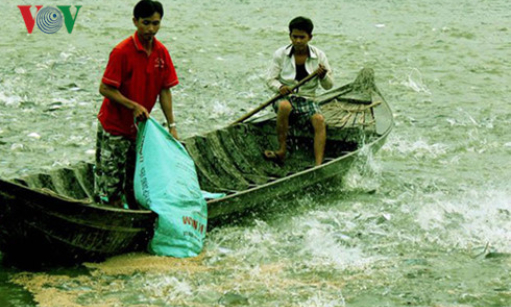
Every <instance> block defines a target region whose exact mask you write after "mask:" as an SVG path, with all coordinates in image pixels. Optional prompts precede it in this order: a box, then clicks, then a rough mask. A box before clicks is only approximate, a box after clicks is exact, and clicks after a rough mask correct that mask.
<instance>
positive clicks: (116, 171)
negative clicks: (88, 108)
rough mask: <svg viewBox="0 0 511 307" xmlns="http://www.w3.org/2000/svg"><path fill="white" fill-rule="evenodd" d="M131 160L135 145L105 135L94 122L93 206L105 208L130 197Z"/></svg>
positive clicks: (100, 127) (132, 165)
mask: <svg viewBox="0 0 511 307" xmlns="http://www.w3.org/2000/svg"><path fill="white" fill-rule="evenodd" d="M135 159H136V143H135V141H133V140H131V139H128V138H125V137H123V136H117V135H112V134H110V133H108V132H106V131H105V130H104V129H103V126H102V125H101V123H99V122H98V134H97V139H96V166H95V168H94V194H95V201H96V202H99V203H103V204H107V203H109V202H111V201H115V200H118V199H122V198H123V197H124V196H125V195H126V193H132V190H133V176H134V173H135ZM129 197H130V195H128V198H129Z"/></svg>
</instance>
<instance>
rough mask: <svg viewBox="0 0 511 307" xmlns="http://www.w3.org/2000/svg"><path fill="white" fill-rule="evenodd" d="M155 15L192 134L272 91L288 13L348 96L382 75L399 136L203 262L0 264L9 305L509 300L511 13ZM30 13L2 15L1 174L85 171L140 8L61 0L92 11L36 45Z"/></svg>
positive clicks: (388, 8)
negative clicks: (368, 71) (111, 77)
mask: <svg viewBox="0 0 511 307" xmlns="http://www.w3.org/2000/svg"><path fill="white" fill-rule="evenodd" d="M132 2H133V3H134V2H135V1H132ZM163 2H165V8H166V15H165V17H164V19H163V24H162V29H161V30H160V33H159V34H158V38H159V39H160V40H161V41H162V42H163V43H164V44H165V45H166V46H167V47H168V48H169V50H170V52H171V55H172V57H173V59H174V63H175V65H176V69H177V72H178V75H179V78H180V81H181V84H180V85H179V86H178V87H177V88H175V89H174V90H173V95H174V100H175V107H174V109H175V116H176V119H177V122H178V131H179V133H180V135H181V137H187V136H191V135H193V134H199V133H203V132H206V131H209V130H213V129H216V128H220V127H223V126H225V125H227V124H228V123H230V122H231V121H232V120H234V119H236V118H237V117H239V116H241V115H242V114H243V113H244V112H246V111H248V110H250V109H251V108H253V107H255V106H257V105H258V104H260V103H262V102H263V101H265V100H266V99H267V98H268V97H270V93H268V92H267V91H266V89H265V86H264V84H263V77H264V73H265V69H266V67H267V65H268V63H269V60H270V58H271V54H272V52H273V51H274V50H275V49H276V48H278V47H280V46H282V45H284V44H287V43H288V38H287V28H286V27H287V23H288V22H289V20H290V19H291V18H293V17H295V16H297V15H306V16H309V17H311V18H312V19H313V20H314V21H315V24H316V27H315V30H314V33H315V36H314V38H313V43H314V44H315V45H317V46H319V47H321V48H322V49H323V50H324V51H325V52H326V53H327V55H328V57H329V60H330V63H331V65H332V66H333V67H334V69H335V72H334V74H335V78H336V82H337V85H341V84H344V83H347V82H351V81H352V80H353V79H354V78H355V76H356V73H357V71H358V70H359V69H360V68H362V67H364V66H369V67H372V68H373V69H374V70H375V72H376V80H377V83H378V85H379V87H380V89H381V91H382V92H383V93H384V94H385V96H386V98H387V100H388V101H389V102H390V104H391V106H392V107H393V110H394V112H395V120H396V127H395V129H394V131H393V132H392V134H391V136H390V138H389V140H388V142H387V144H386V145H385V146H384V147H383V148H382V150H381V151H380V152H379V153H378V154H377V155H375V156H373V157H369V159H368V162H367V163H359V164H358V165H357V167H355V168H354V169H353V170H352V171H351V172H350V173H349V174H348V175H347V176H346V179H345V181H344V182H343V183H342V184H340V185H339V186H334V187H331V188H330V192H329V193H325V194H322V195H296V198H295V199H294V200H290V201H289V202H285V203H279V204H276V206H280V207H281V208H282V209H281V210H277V212H276V213H275V212H273V213H271V214H266V215H265V214H260V215H258V216H255V217H253V218H249V219H247V220H245V221H240V222H238V223H233V224H231V225H227V226H225V227H222V228H219V229H216V230H214V231H213V232H212V233H210V234H209V235H208V242H207V246H206V251H205V253H204V254H203V255H202V256H201V257H199V258H198V259H187V260H175V259H168V258H159V257H152V256H149V255H145V254H135V255H124V256H120V257H116V258H113V259H110V260H108V261H107V262H105V263H100V264H87V265H86V267H87V268H88V274H84V273H83V271H82V270H70V271H69V270H68V271H59V270H57V271H50V272H19V271H16V270H12V269H8V268H5V269H0V303H1V304H0V305H1V306H36V305H37V306H219V304H222V305H225V306H235V304H238V305H243V304H250V305H251V306H308V307H309V306H357V307H359V306H360V307H366V306H439V307H440V306H442V307H447V306H449V307H453V306H457V307H462V306H463V307H466V306H481V307H483V306H484V307H486V306H511V286H510V285H511V274H510V270H511V257H510V255H511V243H510V242H511V200H510V199H511V183H510V181H509V178H510V177H509V173H510V169H511V162H510V161H511V159H510V156H511V133H510V128H509V127H511V104H510V103H509V93H510V88H511V77H510V74H509V71H510V68H511V67H510V66H511V65H510V61H511V60H510V52H509V50H511V40H510V39H509V37H510V34H511V28H510V26H509V20H510V17H511V15H510V14H511V13H510V12H511V4H509V2H508V1H504V0H492V1H475V0H461V1H440V0H425V1H412V0H402V1H393V0H387V1H376V0H364V1H345V0H341V1H332V0H328V1H322V2H317V1H304V0H295V1H269V0H237V1H231V0H229V1H227V0H223V1H220V0H219V1H183V0H176V1H163ZM40 3H42V4H44V5H62V4H68V3H64V2H62V3H61V2H55V1H42V2H40ZM20 4H39V3H35V2H34V3H32V2H27V1H18V2H16V1H13V0H8V1H2V2H0V17H1V19H0V20H2V22H1V24H2V31H0V48H1V51H2V52H1V55H2V56H1V57H0V176H2V177H3V178H10V177H15V176H20V175H23V174H26V173H30V172H35V171H41V170H48V169H51V168H53V167H57V166H60V165H66V164H69V163H73V162H77V161H81V160H87V161H92V159H93V153H94V140H95V131H96V119H95V116H96V114H97V111H98V109H99V107H100V104H101V97H100V95H99V94H98V85H99V80H100V78H101V75H102V73H103V70H104V67H105V65H106V61H107V59H108V54H109V52H110V50H111V49H112V47H113V46H114V45H115V44H117V43H118V42H119V41H120V40H122V39H123V38H125V37H127V36H129V35H130V34H132V33H133V32H134V27H133V25H132V22H131V20H130V18H131V7H132V5H131V4H129V5H128V4H127V3H125V2H120V1H98V0H91V1H78V2H76V1H75V2H69V4H73V5H76V4H82V5H83V7H82V9H81V10H80V13H79V16H78V19H77V21H76V25H75V29H74V30H73V33H72V34H68V33H67V32H66V31H65V28H63V29H61V30H60V31H59V32H57V33H56V34H53V35H47V34H44V33H42V32H41V31H39V30H38V29H37V27H36V28H35V29H34V32H33V34H31V35H28V34H27V32H26V28H25V25H24V23H23V21H22V18H21V14H20V12H19V10H18V8H17V7H16V6H17V5H20ZM154 116H156V117H158V118H159V119H162V115H161V111H159V110H157V111H155V113H154ZM37 252H38V251H34V254H35V255H36V254H37ZM22 287H24V288H25V289H26V290H27V291H22V290H21V289H22Z"/></svg>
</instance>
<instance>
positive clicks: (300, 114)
mask: <svg viewBox="0 0 511 307" xmlns="http://www.w3.org/2000/svg"><path fill="white" fill-rule="evenodd" d="M286 100H287V101H289V102H290V103H291V106H292V107H293V110H292V111H291V114H290V116H289V120H290V121H291V122H292V123H297V124H299V125H305V124H307V123H310V118H311V117H312V115H314V114H321V110H320V109H319V105H318V104H317V103H315V102H314V101H312V100H310V99H307V98H305V97H302V96H297V95H289V96H286V97H284V98H281V99H279V100H277V101H276V102H275V103H273V110H274V111H275V112H278V110H279V104H280V102H281V101H286Z"/></svg>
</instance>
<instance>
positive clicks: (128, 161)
mask: <svg viewBox="0 0 511 307" xmlns="http://www.w3.org/2000/svg"><path fill="white" fill-rule="evenodd" d="M133 16H134V17H133V23H134V25H135V27H136V28H137V30H136V32H135V33H134V34H133V35H132V36H131V37H128V38H127V39H125V40H124V41H122V42H121V43H120V44H118V45H117V46H116V47H115V48H114V49H113V50H112V52H111V53H110V58H109V61H108V65H107V67H106V69H105V73H104V75H103V78H102V80H101V84H100V87H99V92H100V93H101V95H103V96H104V97H105V98H104V100H103V104H102V106H101V109H100V111H99V114H98V119H99V125H98V137H97V144H96V168H95V192H96V197H97V198H96V201H98V202H101V203H104V204H110V205H113V206H116V207H125V206H124V204H125V201H127V202H128V203H130V204H131V203H132V202H133V201H134V197H133V173H134V167H135V156H136V155H135V140H136V136H137V128H136V126H135V120H137V121H144V120H146V119H147V118H149V113H150V112H151V110H152V108H153V106H154V105H155V103H156V99H157V97H158V96H159V97H160V105H161V108H162V110H163V113H164V114H165V117H166V119H167V124H168V127H169V131H170V133H171V134H172V135H173V136H174V137H175V138H177V137H178V135H177V130H176V124H175V122H174V116H173V112H172V93H171V91H170V88H171V87H173V86H175V85H177V84H178V83H179V81H178V78H177V75H176V71H175V69H174V65H173V63H172V59H171V58H170V55H169V52H168V50H167V48H165V46H164V45H163V44H162V43H160V42H159V41H158V40H157V39H156V38H155V35H156V33H157V32H158V30H159V29H160V23H161V19H162V18H163V7H162V5H161V3H160V2H157V1H152V0H142V1H140V2H138V3H137V4H136V5H135V8H134V10H133ZM123 198H124V199H123Z"/></svg>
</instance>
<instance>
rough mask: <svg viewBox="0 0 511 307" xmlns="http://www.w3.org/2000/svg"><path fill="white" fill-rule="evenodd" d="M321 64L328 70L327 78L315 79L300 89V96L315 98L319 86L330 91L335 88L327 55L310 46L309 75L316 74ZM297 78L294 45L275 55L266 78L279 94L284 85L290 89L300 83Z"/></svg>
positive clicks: (273, 89)
mask: <svg viewBox="0 0 511 307" xmlns="http://www.w3.org/2000/svg"><path fill="white" fill-rule="evenodd" d="M319 64H322V65H323V66H325V68H326V69H327V70H328V72H327V73H326V75H325V77H324V78H322V79H320V80H319V78H314V79H312V80H310V81H308V82H307V83H305V84H304V85H302V86H300V87H299V88H298V92H297V93H298V94H299V95H300V96H315V94H316V89H317V88H318V85H319V84H321V87H322V88H324V89H326V90H328V89H331V88H332V86H333V84H334V83H333V78H332V68H331V67H330V65H329V64H328V60H327V58H326V55H325V53H324V52H323V51H321V50H320V49H318V48H316V47H314V46H311V45H309V57H307V60H306V61H305V70H307V73H308V74H311V73H312V72H314V71H315V70H316V69H317V68H318V66H319ZM295 77H296V63H295V56H294V53H293V45H289V46H285V47H281V48H279V49H277V51H275V53H274V54H273V61H272V64H271V66H270V68H269V69H268V75H267V78H266V84H267V85H268V87H269V88H270V89H271V90H272V91H274V92H277V93H278V92H279V88H280V87H281V86H283V85H287V86H289V87H291V86H293V85H295V84H297V83H298V81H296V80H295Z"/></svg>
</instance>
